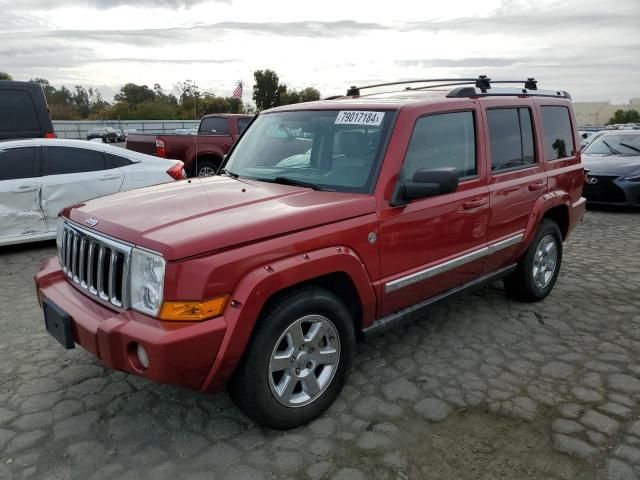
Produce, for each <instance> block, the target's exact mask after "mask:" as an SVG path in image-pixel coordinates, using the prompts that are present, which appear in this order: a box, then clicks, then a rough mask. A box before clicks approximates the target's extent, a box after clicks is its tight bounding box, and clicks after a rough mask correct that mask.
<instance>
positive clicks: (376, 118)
mask: <svg viewBox="0 0 640 480" xmlns="http://www.w3.org/2000/svg"><path fill="white" fill-rule="evenodd" d="M383 118H384V112H367V111H364V110H341V111H340V112H339V113H338V116H337V117H336V121H335V122H334V123H335V124H336V125H372V126H378V125H380V124H381V123H382V119H383Z"/></svg>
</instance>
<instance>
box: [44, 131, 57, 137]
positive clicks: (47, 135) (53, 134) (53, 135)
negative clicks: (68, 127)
mask: <svg viewBox="0 0 640 480" xmlns="http://www.w3.org/2000/svg"><path fill="white" fill-rule="evenodd" d="M44 138H58V135H56V134H55V133H53V132H47V133H45V134H44Z"/></svg>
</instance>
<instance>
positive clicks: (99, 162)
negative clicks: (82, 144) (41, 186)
mask: <svg viewBox="0 0 640 480" xmlns="http://www.w3.org/2000/svg"><path fill="white" fill-rule="evenodd" d="M45 151H46V157H45V167H44V172H43V175H61V174H66V173H80V172H94V171H96V170H104V166H105V165H104V157H103V156H102V153H100V152H97V151H95V150H88V149H84V148H70V147H46V150H45Z"/></svg>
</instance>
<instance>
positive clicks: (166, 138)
mask: <svg viewBox="0 0 640 480" xmlns="http://www.w3.org/2000/svg"><path fill="white" fill-rule="evenodd" d="M252 118H253V116H252V115H239V114H222V113H220V114H213V115H205V116H204V117H202V119H200V125H199V126H198V134H197V135H186V134H163V135H141V134H130V135H128V137H127V141H126V143H125V147H126V148H128V149H129V150H134V151H136V152H140V153H146V154H148V155H155V156H157V157H163V158H173V159H176V160H182V162H183V163H184V168H185V170H186V171H187V174H188V175H189V176H190V177H195V176H200V177H209V176H211V175H215V173H216V171H217V170H218V167H219V166H220V164H221V162H222V159H223V158H224V156H225V155H226V154H227V153H228V152H229V149H230V148H231V146H232V145H233V144H234V143H235V141H236V140H237V139H238V137H240V134H242V132H243V131H244V129H245V128H247V125H248V124H249V122H250V121H251V119H252Z"/></svg>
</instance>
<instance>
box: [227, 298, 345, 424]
mask: <svg viewBox="0 0 640 480" xmlns="http://www.w3.org/2000/svg"><path fill="white" fill-rule="evenodd" d="M354 355H355V332H354V327H353V320H352V318H351V315H350V314H349V311H348V310H347V308H346V307H345V306H344V304H343V303H342V302H341V301H340V300H339V299H338V298H337V297H336V296H335V295H334V294H333V293H331V292H330V291H328V290H325V289H323V288H319V287H313V286H311V287H305V288H302V289H299V290H295V291H293V292H290V293H289V294H287V295H286V296H284V297H282V298H281V299H280V300H279V301H278V302H277V303H276V304H275V305H274V306H273V307H272V308H271V309H270V310H269V311H268V312H266V315H265V316H263V317H262V318H261V319H260V320H259V324H258V325H257V326H256V329H255V332H254V335H253V338H252V340H251V342H250V344H249V346H248V348H247V350H246V354H245V358H244V359H243V361H242V362H241V363H240V365H239V366H238V369H237V370H236V372H235V374H234V376H233V378H232V379H231V381H230V382H229V385H228V390H229V394H230V396H231V398H232V399H233V400H234V402H235V403H236V404H237V405H238V406H239V407H240V408H241V409H242V410H243V411H244V413H245V414H246V415H248V416H249V417H251V418H252V419H253V420H255V421H256V422H258V423H260V424H263V425H266V426H268V427H270V428H274V429H277V430H285V429H289V428H294V427H297V426H299V425H303V424H305V423H307V422H309V421H311V420H313V419H315V418H317V417H318V416H319V415H321V414H322V413H323V412H324V411H325V410H326V409H327V408H329V406H330V405H331V404H332V403H333V402H334V400H335V399H336V397H337V396H338V394H339V393H340V390H341V389H342V386H343V385H344V382H345V380H346V378H347V374H348V371H349V368H350V365H351V362H352V360H353V357H354Z"/></svg>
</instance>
